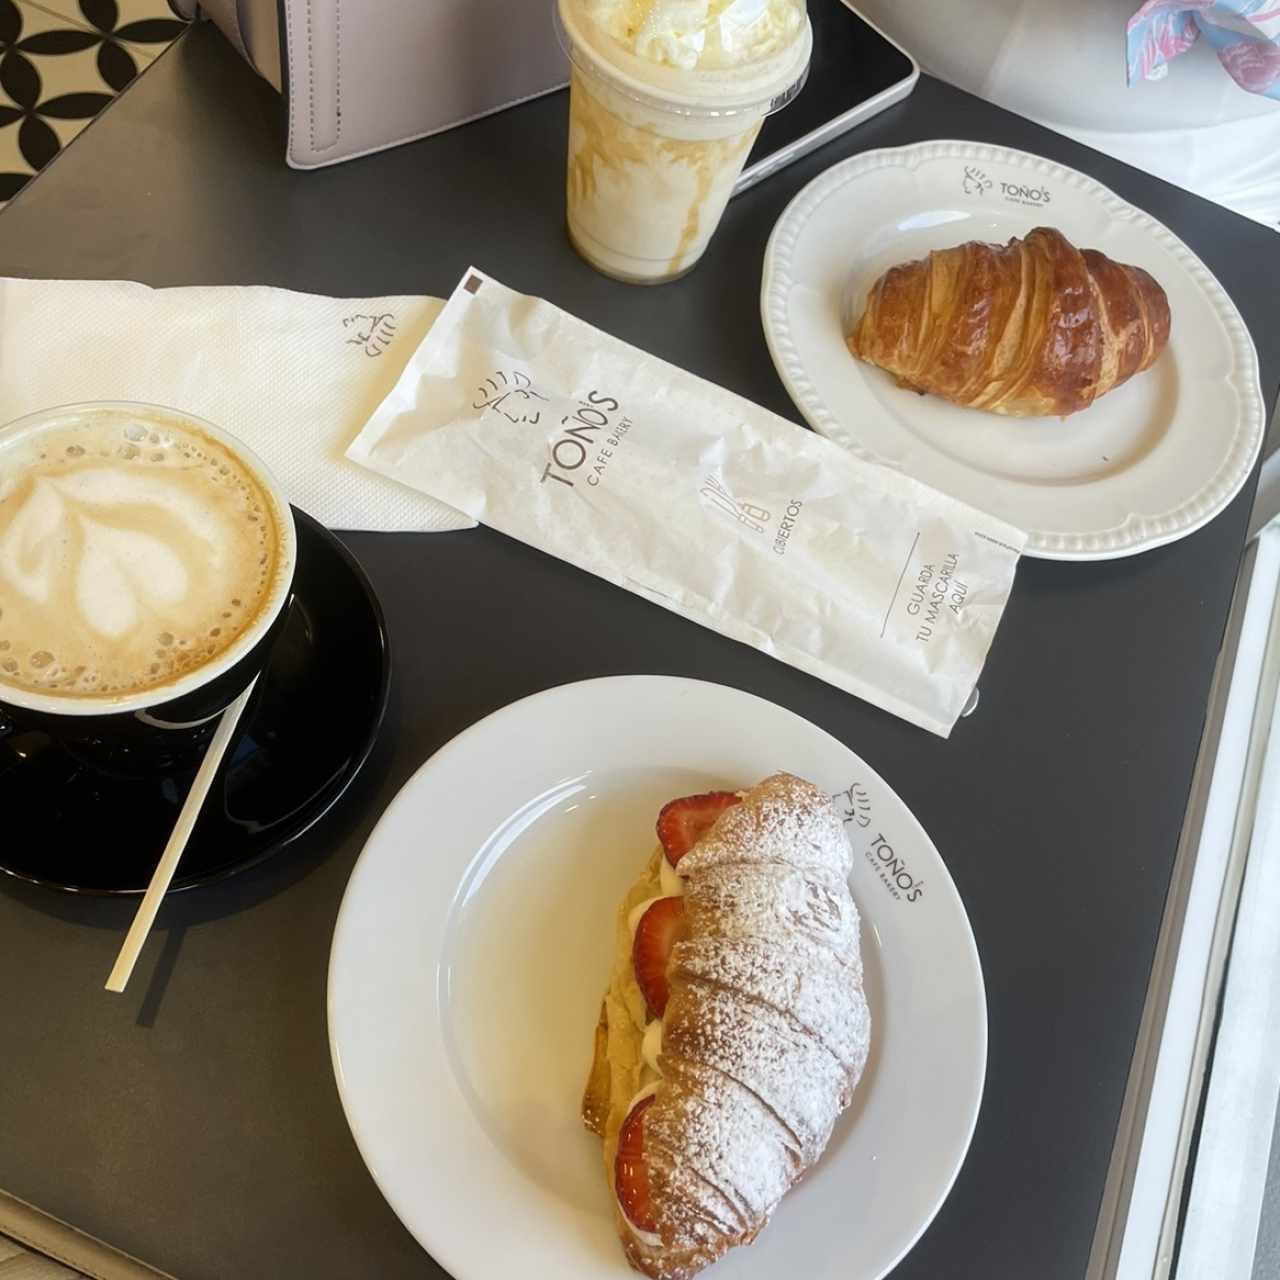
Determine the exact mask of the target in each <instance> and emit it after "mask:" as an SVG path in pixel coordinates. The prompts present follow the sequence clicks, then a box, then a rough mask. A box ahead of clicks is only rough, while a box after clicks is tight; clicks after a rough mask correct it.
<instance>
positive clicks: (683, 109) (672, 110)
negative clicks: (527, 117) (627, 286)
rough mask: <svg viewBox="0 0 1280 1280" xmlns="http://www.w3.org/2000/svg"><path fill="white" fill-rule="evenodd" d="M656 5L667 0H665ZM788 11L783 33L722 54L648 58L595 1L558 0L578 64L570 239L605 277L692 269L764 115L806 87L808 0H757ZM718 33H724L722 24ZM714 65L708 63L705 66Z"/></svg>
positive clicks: (660, 279)
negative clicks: (677, 61)
mask: <svg viewBox="0 0 1280 1280" xmlns="http://www.w3.org/2000/svg"><path fill="white" fill-rule="evenodd" d="M659 3H661V0H659ZM753 3H754V6H755V8H757V9H761V8H766V9H767V8H769V7H770V5H771V6H772V9H773V10H781V11H783V12H784V14H786V15H787V16H789V17H790V23H789V26H788V28H787V29H784V32H783V35H782V37H781V38H779V37H778V35H777V25H776V24H774V26H773V27H772V28H770V33H771V34H772V35H773V37H774V38H773V39H772V40H771V41H762V42H761V45H762V47H760V48H755V47H752V46H751V45H750V44H749V43H748V42H747V41H746V40H745V38H744V41H743V46H742V47H738V48H734V47H732V45H731V44H730V45H728V47H726V48H721V47H720V46H719V45H717V44H715V43H714V42H713V48H714V52H715V56H714V57H711V58H708V57H707V56H706V53H705V50H706V47H707V46H706V42H705V40H704V41H703V43H702V45H701V46H700V47H701V49H702V51H703V53H702V56H701V58H699V54H698V53H697V52H696V51H695V52H690V50H689V49H688V48H687V47H685V48H677V49H676V50H675V52H674V53H672V52H670V50H669V47H665V46H663V45H662V44H661V42H659V41H651V42H650V44H648V45H642V48H644V49H645V50H646V51H647V52H650V53H652V51H653V47H654V45H657V48H658V52H659V53H660V54H664V55H666V56H667V57H671V58H676V59H682V60H683V61H684V62H685V63H688V62H690V61H693V62H694V65H675V64H674V63H673V62H672V61H666V60H656V59H655V58H654V57H653V56H645V53H644V52H638V51H637V50H636V48H635V47H633V45H634V42H633V44H632V45H629V44H628V43H624V42H623V40H620V39H619V38H618V37H617V34H616V32H614V31H611V30H610V29H609V27H608V25H607V24H606V23H605V22H603V21H601V20H600V18H599V16H598V14H599V11H600V10H601V8H602V7H603V8H604V9H605V10H607V9H608V5H607V3H606V4H605V5H603V6H602V5H601V3H600V0H557V4H556V25H557V29H558V30H559V33H560V37H561V40H562V41H563V43H564V47H565V51H566V53H568V55H569V60H570V63H571V79H570V94H569V168H568V183H567V202H568V207H567V213H568V231H569V238H570V240H571V241H572V243H573V245H574V247H575V248H576V249H577V251H578V252H579V253H580V254H581V255H582V257H584V258H585V259H586V260H587V261H588V262H589V263H590V264H591V265H592V266H593V267H595V268H596V269H597V270H598V271H601V272H603V273H604V274H605V275H608V276H612V277H614V278H615V279H617V280H624V281H627V282H628V283H632V284H662V283H664V282H665V281H668V280H674V279H676V278H677V277H679V276H681V275H683V274H684V273H685V272H686V271H688V270H689V269H690V268H691V267H693V266H694V265H695V264H696V263H697V261H698V259H699V258H701V257H702V255H703V253H704V251H705V250H706V247H707V244H708V242H709V241H710V239H711V236H712V234H713V233H714V232H715V229H716V227H717V226H718V225H719V223H720V219H721V216H722V215H723V214H724V210H725V206H726V205H727V204H728V202H729V197H730V196H731V195H732V194H733V188H734V184H735V183H736V182H737V180H738V176H739V174H741V172H742V167H743V164H744V162H745V161H746V158H747V155H748V153H749V152H750V150H751V146H752V143H753V142H754V141H755V139H756V135H757V134H758V133H759V132H760V126H761V124H762V123H763V122H764V119H765V117H766V116H768V115H769V114H770V113H772V112H774V111H777V110H779V109H780V108H782V107H784V106H785V105H786V104H787V103H788V102H790V101H791V99H792V98H794V97H795V95H796V94H797V93H798V92H799V91H800V89H801V87H802V86H803V84H804V80H805V76H806V75H807V73H808V69H809V59H810V55H811V53H812V49H813V33H812V29H811V27H810V25H809V21H808V17H807V15H806V14H805V10H804V4H803V0H753ZM717 34H719V33H717ZM707 62H710V63H711V65H706V63H707Z"/></svg>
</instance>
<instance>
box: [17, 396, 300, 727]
mask: <svg viewBox="0 0 1280 1280" xmlns="http://www.w3.org/2000/svg"><path fill="white" fill-rule="evenodd" d="M295 557H296V550H295V540H294V526H293V518H292V514H291V512H290V510H289V507H288V504H287V502H285V500H284V498H283V495H282V494H281V493H280V492H279V490H278V488H277V487H276V485H275V483H274V481H272V480H271V478H270V476H269V475H268V474H267V472H266V471H265V469H264V468H263V466H262V464H261V463H260V462H258V461H257V459H256V458H254V457H253V455H252V454H251V453H249V452H248V451H247V450H246V449H245V448H244V447H243V446H241V445H239V444H238V443H237V442H235V441H234V440H233V439H231V438H230V437H228V436H226V435H225V434H224V433H222V432H221V431H219V430H218V429H217V428H215V427H212V426H211V425H210V424H208V423H204V422H201V421H200V420H199V419H196V418H193V417H191V416H189V415H186V414H181V413H178V412H176V411H172V410H166V409H160V408H156V407H152V406H145V405H125V404H102V405H80V406H71V407H70V408H66V409H56V410H50V411H48V412H46V413H42V414H37V415H33V416H32V417H30V418H26V419H23V420H21V421H19V422H17V423H13V424H11V425H10V426H8V427H6V428H3V429H0V703H2V704H4V706H5V708H7V709H8V710H9V711H10V713H11V714H13V713H14V709H18V711H21V710H27V711H31V712H36V713H45V714H48V715H52V716H56V717H61V716H99V717H100V716H109V715H112V714H114V713H119V712H122V711H130V712H137V711H142V712H146V711H149V710H152V709H155V708H160V707H163V706H165V705H166V704H175V705H179V706H181V705H182V703H183V700H184V699H186V700H187V701H188V704H189V706H188V709H189V710H190V711H191V712H192V714H191V715H190V716H189V717H188V720H187V723H185V724H182V725H180V726H179V727H190V723H192V722H194V721H195V720H198V719H203V718H207V717H208V716H209V715H214V714H216V713H217V712H218V711H219V710H221V709H222V707H223V706H225V705H226V704H227V703H229V702H230V701H232V700H234V697H235V696H236V695H237V694H238V693H239V691H240V690H241V689H243V688H244V687H246V686H247V684H248V683H249V681H250V680H251V679H252V678H253V676H254V675H255V674H256V673H257V672H256V670H251V669H249V668H247V667H246V668H244V669H240V668H242V667H243V664H244V660H245V659H246V658H247V657H248V655H250V653H251V651H254V650H255V649H256V648H258V647H259V645H260V642H262V641H263V640H264V639H265V637H266V636H267V634H268V633H269V632H270V630H271V628H272V625H273V623H274V622H275V620H276V619H277V617H278V616H279V614H280V613H281V610H282V608H283V606H284V604H285V602H286V601H287V599H288V596H289V592H290V589H291V584H292V579H293V570H294V561H295ZM214 683H218V684H219V685H221V686H224V687H223V688H221V689H220V691H219V695H218V696H217V697H216V698H214V699H213V701H212V703H208V700H205V702H206V703H208V705H204V704H202V705H195V703H191V701H190V698H191V695H193V694H197V693H199V692H200V691H202V690H207V689H208V688H209V686H211V685H213V684H214ZM236 686H238V687H236ZM200 701H201V700H200V699H198V698H197V699H196V703H200ZM196 713H199V714H196ZM175 719H176V717H175ZM152 723H154V721H152Z"/></svg>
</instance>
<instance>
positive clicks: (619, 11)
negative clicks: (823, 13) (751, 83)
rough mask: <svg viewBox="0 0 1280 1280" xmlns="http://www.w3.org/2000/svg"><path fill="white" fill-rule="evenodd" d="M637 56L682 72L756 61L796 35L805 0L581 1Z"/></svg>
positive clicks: (714, 68) (778, 48)
mask: <svg viewBox="0 0 1280 1280" xmlns="http://www.w3.org/2000/svg"><path fill="white" fill-rule="evenodd" d="M582 3H583V7H584V9H585V10H586V12H587V13H588V14H589V15H590V17H591V18H592V19H593V20H594V21H595V22H596V23H597V24H598V25H599V26H600V27H602V28H603V29H604V30H605V31H606V32H608V34H609V35H610V36H612V37H613V39H614V40H616V41H617V42H618V43H619V44H620V45H622V46H623V47H624V48H625V49H627V50H629V51H630V52H631V53H634V54H636V55H637V56H638V57H641V58H644V59H646V60H648V61H650V62H656V63H663V64H665V65H667V66H671V67H678V68H680V69H681V70H684V71H692V70H694V69H702V70H722V69H725V68H729V67H737V66H743V65H745V64H747V63H751V62H758V61H760V60H761V59H763V58H768V57H770V56H772V55H773V54H776V53H779V52H781V51H782V50H783V49H785V48H786V47H787V46H788V45H789V44H790V43H791V42H792V41H793V40H795V39H796V37H797V35H798V34H799V32H800V29H801V28H802V27H803V26H804V21H805V0H582Z"/></svg>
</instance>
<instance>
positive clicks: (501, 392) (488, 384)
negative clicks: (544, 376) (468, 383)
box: [471, 369, 547, 427]
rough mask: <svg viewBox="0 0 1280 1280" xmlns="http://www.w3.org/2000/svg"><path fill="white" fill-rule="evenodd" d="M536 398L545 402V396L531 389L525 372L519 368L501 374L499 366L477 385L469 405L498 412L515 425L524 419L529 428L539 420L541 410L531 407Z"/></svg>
mask: <svg viewBox="0 0 1280 1280" xmlns="http://www.w3.org/2000/svg"><path fill="white" fill-rule="evenodd" d="M535 400H539V401H541V402H542V403H544V404H545V403H546V400H547V397H546V396H544V395H541V394H540V393H539V392H537V391H535V390H534V389H533V382H532V381H531V380H530V379H529V376H528V375H527V374H523V373H521V372H520V371H519V370H518V369H515V370H512V372H511V373H504V372H503V371H502V370H501V369H499V370H498V372H497V373H495V374H494V375H493V376H492V377H490V378H486V379H485V380H484V381H483V382H482V383H481V384H480V386H479V387H477V388H476V398H475V400H474V401H472V404H471V407H472V408H473V409H475V410H477V411H479V412H484V411H485V410H492V411H493V412H494V413H500V414H501V415H502V416H503V417H504V418H506V420H507V421H508V422H514V423H515V424H516V425H517V426H519V425H520V424H521V423H525V422H527V423H528V424H529V425H530V426H531V427H536V426H537V425H538V423H539V422H541V421H542V410H541V409H534V408H533V401H535Z"/></svg>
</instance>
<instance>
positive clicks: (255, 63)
mask: <svg viewBox="0 0 1280 1280" xmlns="http://www.w3.org/2000/svg"><path fill="white" fill-rule="evenodd" d="M172 2H173V4H174V7H175V8H177V9H178V10H179V11H180V12H181V13H182V14H183V15H184V16H185V17H188V18H194V17H199V16H203V17H207V18H209V19H211V20H212V21H213V22H215V23H216V24H217V25H218V27H219V28H220V29H221V30H222V32H223V33H224V34H225V35H226V36H227V38H228V39H229V40H230V41H231V43H232V44H233V45H235V47H236V49H237V50H239V52H240V54H241V56H242V57H244V58H245V59H246V60H247V61H248V62H249V64H250V65H251V66H252V67H253V68H254V69H255V70H256V71H257V72H258V74H259V75H260V76H262V77H263V79H265V80H267V81H269V82H270V83H271V84H273V85H274V86H275V87H276V88H277V89H279V90H280V91H281V92H282V93H283V94H284V95H285V100H286V102H287V103H288V108H289V143H288V150H287V153H286V155H287V158H288V161H289V163H290V164H291V165H293V166H294V168H297V169H316V168H319V167H321V166H322V165H329V164H336V163H337V162H338V161H340V160H350V159H352V158H353V157H355V156H362V155H367V154H368V153H369V152H371V151H381V150H382V149H383V148H385V147H394V146H396V145H397V144H398V143H401V142H412V141H413V140H414V139H415V138H424V137H426V136H427V135H428V134H432V133H439V132H440V131H441V130H443V129H449V128H452V127H453V126H454V125H459V124H464V123H466V122H467V121H468V120H474V119H475V118H476V117H477V116H483V115H487V114H489V113H490V112H492V111H498V110H501V109H502V108H503V107H507V106H511V105H513V104H515V103H517V102H523V101H524V100H525V99H527V98H532V97H536V96H537V95H538V94H542V93H547V92H549V91H550V90H552V89H556V88H558V87H560V86H561V85H563V84H564V83H565V82H566V81H567V79H568V68H567V65H566V63H565V59H564V55H563V54H562V53H561V51H560V48H559V45H558V44H557V43H556V39H555V34H554V32H553V30H552V26H551V6H550V3H541V2H540V0H172Z"/></svg>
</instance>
